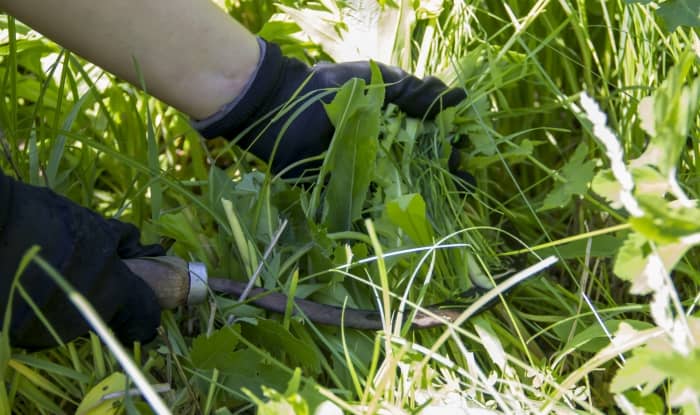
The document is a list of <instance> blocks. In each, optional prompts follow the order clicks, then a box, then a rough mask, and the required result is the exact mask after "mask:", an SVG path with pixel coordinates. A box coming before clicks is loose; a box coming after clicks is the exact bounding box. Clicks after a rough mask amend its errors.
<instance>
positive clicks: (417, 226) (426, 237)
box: [386, 193, 433, 246]
mask: <svg viewBox="0 0 700 415" xmlns="http://www.w3.org/2000/svg"><path fill="white" fill-rule="evenodd" d="M386 215H387V217H388V218H389V220H390V221H391V222H392V223H393V224H394V225H396V226H398V227H399V228H400V229H401V230H403V231H404V232H406V235H408V237H409V238H411V240H413V242H414V243H416V244H418V245H423V246H427V245H431V244H432V243H433V231H432V227H431V226H430V222H428V217H427V215H426V207H425V200H423V197H422V196H421V195H420V194H418V193H411V194H408V195H403V196H401V197H399V198H398V199H394V200H392V201H390V202H388V203H387V204H386Z"/></svg>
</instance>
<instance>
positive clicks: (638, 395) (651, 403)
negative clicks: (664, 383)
mask: <svg viewBox="0 0 700 415" xmlns="http://www.w3.org/2000/svg"><path fill="white" fill-rule="evenodd" d="M625 397H626V398H627V399H629V401H630V402H632V404H633V405H634V406H637V407H639V408H642V409H644V410H645V411H646V413H647V414H662V413H664V410H665V409H666V406H665V404H664V401H663V399H661V397H659V395H656V394H649V395H643V394H642V392H640V391H638V390H636V389H632V390H628V391H627V392H625Z"/></svg>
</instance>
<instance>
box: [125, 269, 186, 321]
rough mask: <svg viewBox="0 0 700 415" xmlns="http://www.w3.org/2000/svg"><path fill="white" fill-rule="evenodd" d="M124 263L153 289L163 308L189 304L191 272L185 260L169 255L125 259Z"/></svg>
mask: <svg viewBox="0 0 700 415" xmlns="http://www.w3.org/2000/svg"><path fill="white" fill-rule="evenodd" d="M124 263H125V264H126V266H128V267H129V269H130V270H131V272H133V273H134V274H136V275H138V276H139V277H141V279H143V280H144V281H146V284H148V285H149V286H150V287H151V288H152V289H153V291H154V292H155V293H156V297H157V298H158V304H160V306H161V308H166V309H170V308H175V307H177V306H179V305H184V304H187V296H188V295H189V292H190V273H189V267H188V264H187V262H185V261H184V260H182V259H180V258H177V257H173V256H167V257H154V258H136V259H125V260H124Z"/></svg>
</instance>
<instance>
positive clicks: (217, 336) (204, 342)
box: [190, 326, 241, 372]
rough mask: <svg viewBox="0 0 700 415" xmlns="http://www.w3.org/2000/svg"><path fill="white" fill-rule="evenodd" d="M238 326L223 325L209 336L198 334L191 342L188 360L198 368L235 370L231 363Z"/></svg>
mask: <svg viewBox="0 0 700 415" xmlns="http://www.w3.org/2000/svg"><path fill="white" fill-rule="evenodd" d="M240 330H241V328H240V326H232V327H223V328H221V329H219V330H216V331H214V332H213V333H212V334H211V336H209V337H207V335H206V334H200V335H199V336H197V337H196V338H195V339H194V341H193V342H192V347H191V349H190V360H191V361H192V364H193V365H194V367H196V368H198V369H219V370H220V371H223V372H225V371H235V370H236V367H235V366H233V365H232V363H231V362H233V360H234V357H235V352H234V349H235V347H236V345H237V344H238V336H239V335H238V334H236V332H240Z"/></svg>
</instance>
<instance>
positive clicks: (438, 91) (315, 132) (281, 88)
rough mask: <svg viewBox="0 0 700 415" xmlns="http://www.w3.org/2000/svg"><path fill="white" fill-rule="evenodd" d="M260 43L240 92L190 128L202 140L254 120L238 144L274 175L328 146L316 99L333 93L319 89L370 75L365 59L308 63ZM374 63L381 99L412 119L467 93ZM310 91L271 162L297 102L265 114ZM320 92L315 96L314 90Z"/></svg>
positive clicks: (328, 130)
mask: <svg viewBox="0 0 700 415" xmlns="http://www.w3.org/2000/svg"><path fill="white" fill-rule="evenodd" d="M260 42H261V56H262V57H261V60H260V63H259V65H258V68H257V72H256V73H255V75H254V76H253V79H252V80H251V82H250V83H249V85H248V87H247V88H246V89H245V90H244V91H243V93H242V95H241V96H240V97H239V98H237V99H236V100H235V101H234V102H232V103H231V104H230V105H228V106H226V107H225V108H223V109H222V110H221V111H220V112H219V113H217V114H215V115H214V116H212V117H210V118H209V119H207V120H203V121H199V122H195V123H194V126H195V127H196V128H197V129H198V130H199V132H200V134H202V136H204V137H205V138H214V137H218V136H222V137H225V138H227V139H229V140H232V139H235V138H236V137H237V136H238V135H239V134H240V133H241V132H243V131H244V130H246V128H248V127H250V126H251V124H253V123H254V122H257V124H255V125H254V126H253V127H252V128H251V129H249V130H248V131H247V132H246V133H245V135H244V136H243V137H242V139H241V140H240V141H239V142H238V144H239V146H241V147H242V148H244V149H248V148H249V149H250V152H251V153H253V154H255V155H256V156H258V157H260V158H262V159H263V160H265V161H268V162H269V163H270V164H271V168H272V171H273V172H275V173H276V172H279V171H280V170H282V169H283V168H285V167H286V166H289V165H290V164H292V163H294V162H296V161H299V160H302V159H305V158H308V157H313V156H317V155H319V154H321V153H322V152H323V151H325V150H326V149H327V148H328V146H329V145H330V140H331V138H332V136H333V126H332V125H331V122H330V120H329V119H328V117H327V116H326V111H325V109H324V108H323V105H322V103H321V101H322V102H325V103H328V102H330V101H331V100H332V99H333V97H334V94H333V93H330V94H329V93H327V91H324V90H327V89H328V88H335V87H339V86H341V85H342V84H344V83H345V82H346V81H348V80H350V79H352V78H362V79H364V80H365V81H367V82H369V81H370V78H371V73H370V66H369V62H350V63H340V64H328V63H323V64H317V65H314V66H313V67H309V66H307V65H306V64H304V63H303V62H301V61H299V60H297V59H293V58H288V57H285V56H282V53H281V51H280V48H279V47H278V46H277V45H275V44H273V43H268V42H265V41H262V40H261V41H260ZM378 66H379V69H380V71H381V73H382V77H383V80H384V83H385V84H386V93H385V102H386V103H394V104H396V105H397V106H398V107H399V108H400V109H401V110H403V111H404V112H405V113H406V114H408V115H409V116H411V117H418V118H423V117H425V118H433V117H434V116H435V115H436V114H437V113H438V112H440V111H441V110H442V109H443V108H445V107H450V106H454V105H456V104H457V103H459V102H460V101H462V100H463V99H464V98H465V97H466V93H465V92H464V90H463V89H461V88H455V89H449V90H448V88H447V86H446V85H445V84H444V83H443V82H442V81H440V80H439V79H437V78H434V77H428V78H425V79H423V80H421V79H418V78H416V77H415V76H412V75H409V74H408V73H406V72H404V71H402V70H401V69H399V68H395V67H391V66H387V65H383V64H378ZM302 84H303V86H302ZM300 88H301V89H300ZM316 91H317V92H316ZM310 92H313V93H312V94H311V95H312V96H314V98H309V99H308V100H306V102H304V103H302V104H301V105H308V104H309V103H310V102H313V103H312V104H311V105H309V106H308V107H307V108H306V109H304V110H303V111H302V112H301V114H299V115H298V116H296V118H295V119H294V120H293V121H292V122H291V124H290V125H289V127H288V128H287V129H286V131H285V133H284V136H283V137H282V139H281V141H280V143H279V145H278V150H277V152H276V154H274V158H273V159H272V160H270V157H271V156H272V153H273V148H274V146H275V141H276V140H277V138H278V136H279V134H280V131H281V130H282V128H283V126H284V124H285V123H286V122H287V121H288V120H289V118H290V117H292V116H294V115H292V114H293V113H294V112H295V111H296V110H297V109H299V108H300V106H301V105H299V104H298V105H296V106H295V107H293V108H292V109H291V110H288V111H287V112H286V114H285V115H283V116H281V117H280V118H279V119H278V120H277V121H275V122H274V123H272V124H271V125H268V124H269V120H270V119H271V118H270V116H271V115H275V112H276V110H279V109H280V107H281V106H283V105H284V104H287V102H288V101H289V99H290V97H292V96H294V95H295V94H296V97H303V96H305V95H306V94H309V93H310ZM324 92H325V95H324V96H323V97H322V98H321V99H320V100H319V99H318V96H319V95H318V94H319V93H320V94H324ZM309 167H310V166H309V165H305V166H299V167H297V168H294V169H292V170H291V171H290V172H289V173H287V174H286V176H287V177H297V176H299V175H301V173H303V171H304V169H306V168H309Z"/></svg>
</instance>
